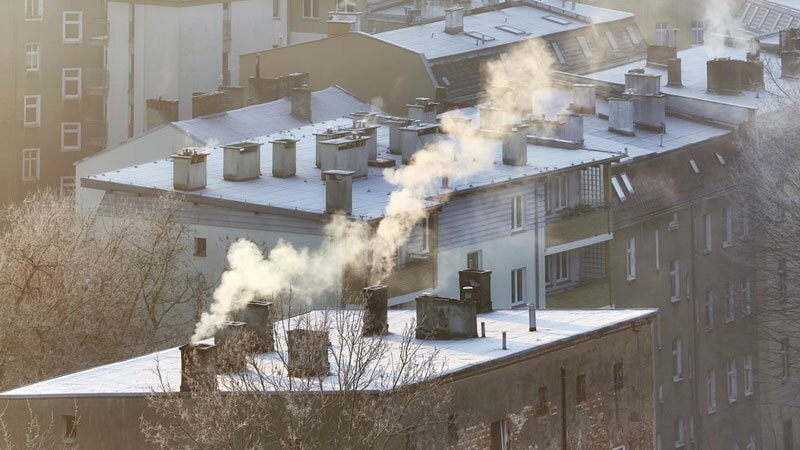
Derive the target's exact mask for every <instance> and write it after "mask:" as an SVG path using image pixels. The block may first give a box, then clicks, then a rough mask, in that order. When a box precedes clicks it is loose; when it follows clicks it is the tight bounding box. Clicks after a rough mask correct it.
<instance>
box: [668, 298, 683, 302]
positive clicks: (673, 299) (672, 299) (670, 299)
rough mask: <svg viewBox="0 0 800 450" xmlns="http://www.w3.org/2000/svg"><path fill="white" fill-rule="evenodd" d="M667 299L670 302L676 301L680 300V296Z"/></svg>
mask: <svg viewBox="0 0 800 450" xmlns="http://www.w3.org/2000/svg"><path fill="white" fill-rule="evenodd" d="M669 301H670V302H672V303H678V302H679V301H681V298H680V297H670V298H669Z"/></svg>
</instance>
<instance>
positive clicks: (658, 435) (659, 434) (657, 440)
mask: <svg viewBox="0 0 800 450" xmlns="http://www.w3.org/2000/svg"><path fill="white" fill-rule="evenodd" d="M656 450H662V449H661V433H656Z"/></svg>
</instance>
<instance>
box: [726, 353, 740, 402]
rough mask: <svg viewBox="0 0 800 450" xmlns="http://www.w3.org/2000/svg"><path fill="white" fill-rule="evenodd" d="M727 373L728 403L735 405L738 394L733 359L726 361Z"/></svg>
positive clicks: (734, 361)
mask: <svg viewBox="0 0 800 450" xmlns="http://www.w3.org/2000/svg"><path fill="white" fill-rule="evenodd" d="M726 367H727V373H728V403H735V402H736V400H737V398H738V396H739V393H738V385H737V378H738V376H737V369H736V359H735V358H733V359H731V360H729V361H728V363H727V366H726Z"/></svg>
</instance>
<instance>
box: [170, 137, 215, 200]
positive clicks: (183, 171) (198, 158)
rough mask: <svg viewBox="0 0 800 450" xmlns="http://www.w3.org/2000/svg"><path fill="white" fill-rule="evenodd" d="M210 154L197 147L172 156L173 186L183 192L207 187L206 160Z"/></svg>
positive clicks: (187, 148) (185, 149)
mask: <svg viewBox="0 0 800 450" xmlns="http://www.w3.org/2000/svg"><path fill="white" fill-rule="evenodd" d="M207 157H208V153H202V152H200V151H198V149H197V148H196V147H186V148H183V149H181V151H180V152H178V153H177V154H174V155H172V156H171V158H172V185H173V187H174V188H175V189H177V190H181V191H194V190H197V189H204V188H205V187H206V177H207V175H206V172H207V169H206V158H207Z"/></svg>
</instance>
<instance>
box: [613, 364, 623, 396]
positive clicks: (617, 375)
mask: <svg viewBox="0 0 800 450" xmlns="http://www.w3.org/2000/svg"><path fill="white" fill-rule="evenodd" d="M623 387H625V366H623V364H622V361H617V362H615V363H614V390H615V391H618V390H620V389H622V388H623Z"/></svg>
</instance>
